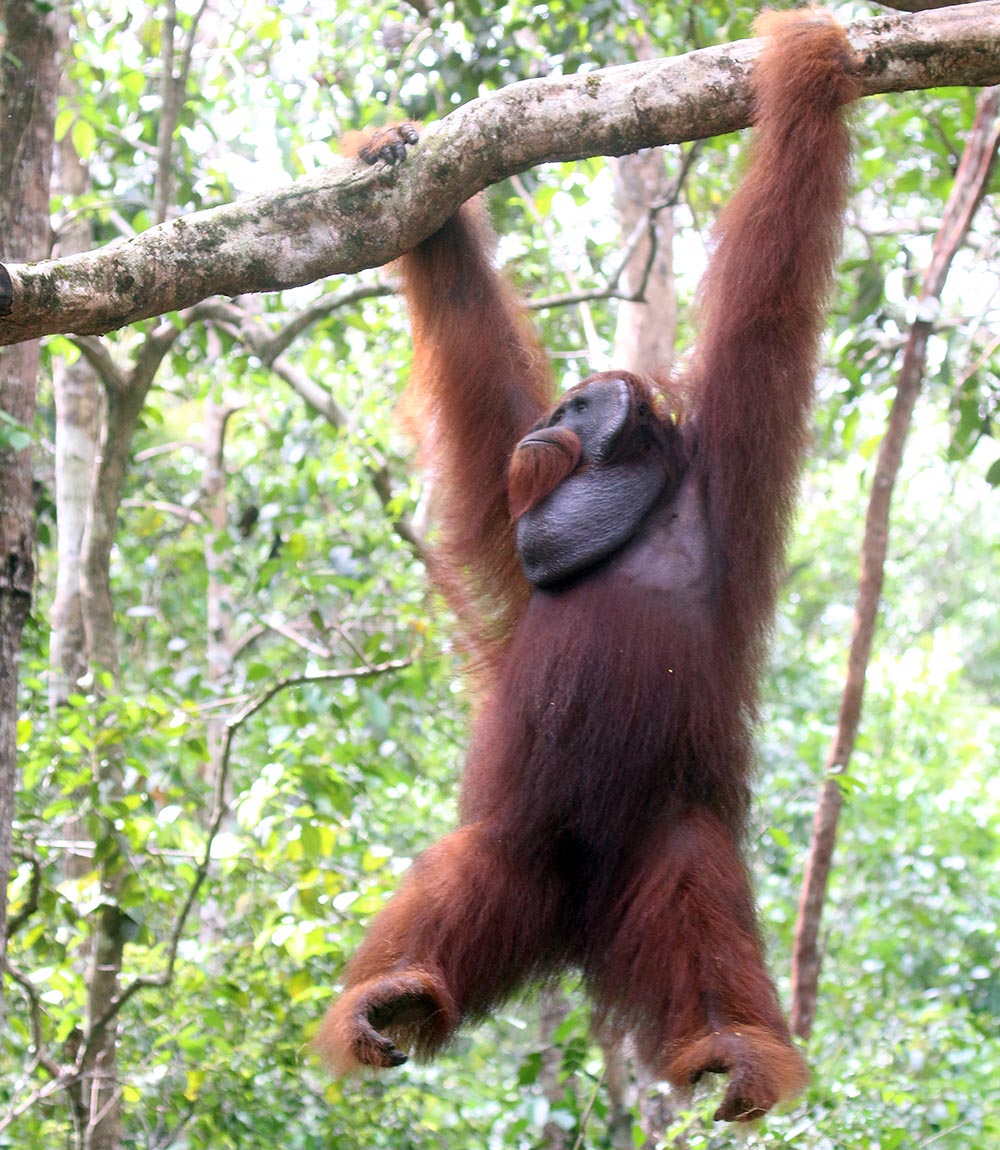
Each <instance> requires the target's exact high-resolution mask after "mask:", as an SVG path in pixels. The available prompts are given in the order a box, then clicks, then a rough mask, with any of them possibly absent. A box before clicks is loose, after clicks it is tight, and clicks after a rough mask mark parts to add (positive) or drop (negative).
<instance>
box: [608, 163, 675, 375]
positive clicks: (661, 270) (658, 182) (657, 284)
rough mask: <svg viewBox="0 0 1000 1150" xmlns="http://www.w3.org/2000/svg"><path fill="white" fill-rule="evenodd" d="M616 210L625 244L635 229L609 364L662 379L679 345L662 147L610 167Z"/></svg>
mask: <svg viewBox="0 0 1000 1150" xmlns="http://www.w3.org/2000/svg"><path fill="white" fill-rule="evenodd" d="M611 176H612V181H613V187H614V199H615V211H616V212H617V214H618V223H619V226H620V227H621V231H622V239H623V241H624V242H626V243H627V242H628V240H629V239H630V237H632V236H633V235H634V233H635V232H636V230H639V233H640V234H639V235H638V236H637V237H636V238H637V241H638V242H637V243H636V246H635V249H634V251H633V252H632V255H631V258H630V260H629V262H628V264H627V265H626V267H625V269H624V271H623V272H622V278H621V288H622V291H623V292H624V293H625V295H627V296H630V297H633V296H636V295H640V296H641V299H632V298H630V299H623V300H622V302H621V303H620V304H619V305H618V322H617V325H616V327H615V350H614V354H613V356H612V363H614V365H615V366H616V367H622V368H626V369H628V370H629V371H636V372H640V373H642V372H645V373H647V374H650V375H655V376H656V377H657V378H659V379H666V377H667V376H668V374H669V372H670V367H671V365H672V363H673V360H674V349H675V347H676V344H677V291H676V284H675V281H674V259H673V238H674V215H673V201H674V199H675V195H676V190H677V189H676V188H675V187H674V181H673V180H671V179H670V178H669V176H668V174H667V167H666V156H665V155H664V152H663V149H662V148H651V149H649V150H647V151H642V152H637V153H636V154H635V155H634V156H621V157H620V158H618V159H616V160H614V161H613V162H612V164H611Z"/></svg>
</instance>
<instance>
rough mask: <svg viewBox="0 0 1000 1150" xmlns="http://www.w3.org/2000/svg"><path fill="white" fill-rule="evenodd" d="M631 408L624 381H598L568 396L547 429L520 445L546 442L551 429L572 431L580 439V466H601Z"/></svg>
mask: <svg viewBox="0 0 1000 1150" xmlns="http://www.w3.org/2000/svg"><path fill="white" fill-rule="evenodd" d="M628 405H629V393H628V389H627V388H626V387H625V384H624V383H622V382H621V380H618V379H607V378H601V379H596V380H594V381H593V382H592V383H587V384H585V385H584V386H583V388H582V389H577V390H576V391H574V392H573V393H572V394H571V395H569V396H567V397H566V399H565V400H563V402H562V403H560V404H559V406H558V407H557V408H556V409H555V411H553V413H552V415H551V416H550V417H549V422H548V423H547V424H546V426H545V427H542V428H538V429H536V430H535V431H531V432H529V433H528V434H527V435H526V436H525V437H524V439H522V440H521V443H522V444H524V443H532V442H537V441H538V440H544V439H545V438H546V432H547V431H548V430H549V429H550V428H554V427H560V428H564V429H565V430H568V431H572V432H573V433H574V434H575V435H576V436H577V438H578V439H579V440H580V447H581V453H580V463H581V466H585V465H586V464H588V463H601V462H602V461H603V460H604V459H605V458H606V457H607V455H608V451H609V450H610V448H611V447H612V446H613V444H614V441H615V437H616V436H617V435H618V432H619V431H621V429H622V425H623V423H624V422H625V416H626V415H627V414H628ZM518 446H520V444H519V445H518Z"/></svg>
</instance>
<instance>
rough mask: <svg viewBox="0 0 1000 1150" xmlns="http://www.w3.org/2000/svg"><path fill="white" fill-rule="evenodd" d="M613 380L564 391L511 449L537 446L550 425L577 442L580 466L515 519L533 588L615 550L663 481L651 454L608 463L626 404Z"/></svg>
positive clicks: (617, 381) (634, 528) (580, 569)
mask: <svg viewBox="0 0 1000 1150" xmlns="http://www.w3.org/2000/svg"><path fill="white" fill-rule="evenodd" d="M630 402H631V398H630V393H629V390H628V388H627V387H626V386H625V384H624V383H623V382H622V381H621V380H620V379H615V378H614V377H608V376H601V377H599V378H597V379H595V380H594V381H592V382H590V383H585V384H584V385H583V386H582V387H581V388H578V389H577V390H575V391H574V392H572V393H571V394H570V395H569V396H567V398H566V400H565V401H564V402H563V403H561V404H560V405H559V406H558V407H557V408H556V409H555V411H554V412H553V413H552V415H551V417H550V418H549V422H548V424H547V425H546V426H545V427H542V428H537V429H536V430H534V431H532V432H529V434H528V435H526V436H525V437H524V439H523V440H522V441H521V443H520V444H519V445H518V450H521V449H522V448H524V447H527V449H528V450H530V449H531V447H530V445H531V444H532V443H544V442H545V441H546V439H551V437H552V436H551V433H552V432H553V431H554V430H556V429H560V430H564V431H565V430H569V431H572V432H573V433H574V434H575V435H576V436H577V437H578V438H579V440H580V447H581V453H580V464H579V466H578V468H577V469H576V470H575V471H574V472H573V474H572V475H570V476H569V477H568V478H567V479H564V480H563V482H562V483H560V484H559V486H558V487H556V488H555V490H554V491H552V492H551V493H550V494H549V495H547V496H546V497H545V498H544V499H542V500H540V501H539V502H538V503H537V504H536V505H535V506H533V507H531V508H530V509H529V510H528V511H526V512H525V513H524V514H523V515H522V516H521V517H520V519H519V520H518V522H517V549H518V553H519V555H520V556H521V562H522V564H523V566H524V571H525V574H526V575H527V577H528V579H529V580H530V582H532V583H533V584H534V585H535V586H536V587H542V588H553V587H556V586H558V585H559V584H561V583H564V582H566V581H567V580H569V579H572V578H574V577H576V576H579V575H582V574H583V573H585V572H586V571H588V570H589V569H590V568H592V567H594V566H595V565H596V564H598V563H600V562H602V561H603V560H605V559H607V558H608V557H610V556H611V555H613V554H615V552H617V551H619V550H620V549H621V548H622V547H623V546H624V545H625V544H626V543H628V542H629V540H630V539H632V538H633V536H634V535H635V534H636V532H637V531H638V530H639V528H640V525H641V524H642V522H643V520H644V519H645V517H646V516H647V514H648V513H649V511H650V510H651V508H652V507H653V505H654V504H655V503H656V501H657V499H658V498H659V496H660V494H661V493H662V491H663V488H664V485H665V474H664V469H663V467H662V464H661V461H660V459H659V458H658V456H657V455H656V453H655V452H651V453H647V454H645V455H643V456H641V457H640V458H638V459H634V460H624V461H621V462H617V463H613V464H610V465H608V464H607V460H608V457H609V455H610V453H611V451H612V450H613V448H614V445H615V440H616V437H617V436H618V434H619V432H620V431H621V429H622V427H623V425H624V422H625V419H626V416H627V414H628V405H629V403H630Z"/></svg>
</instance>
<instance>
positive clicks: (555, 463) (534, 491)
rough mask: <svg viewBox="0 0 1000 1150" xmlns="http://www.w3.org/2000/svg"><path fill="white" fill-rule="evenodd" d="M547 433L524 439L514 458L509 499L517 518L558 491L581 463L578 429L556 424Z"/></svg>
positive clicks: (509, 477)
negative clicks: (574, 429) (568, 428)
mask: <svg viewBox="0 0 1000 1150" xmlns="http://www.w3.org/2000/svg"><path fill="white" fill-rule="evenodd" d="M540 434H542V433H540ZM544 436H545V438H544V439H543V438H539V439H527V440H522V441H521V442H520V443H519V444H518V446H517V448H516V449H515V451H514V457H513V459H511V461H510V472H509V474H508V477H507V499H508V502H509V506H510V513H511V515H512V516H513V517H514V519H519V518H520V517H521V516H522V515H523V514H524V513H525V511H530V510H531V508H532V507H534V506H535V504H536V503H538V502H540V501H541V500H542V499H544V498H545V496H546V495H548V494H550V492H552V491H554V490H555V489H556V488H557V487H558V486H559V484H560V483H562V481H563V480H564V479H565V478H566V477H567V476H568V475H572V473H573V472H574V471H575V470H576V468H577V465H578V464H579V462H580V440H579V439H578V438H577V436H576V435H575V434H574V432H572V431H569V430H567V429H565V428H559V427H555V428H552V430H551V431H550V430H546V431H545V432H544Z"/></svg>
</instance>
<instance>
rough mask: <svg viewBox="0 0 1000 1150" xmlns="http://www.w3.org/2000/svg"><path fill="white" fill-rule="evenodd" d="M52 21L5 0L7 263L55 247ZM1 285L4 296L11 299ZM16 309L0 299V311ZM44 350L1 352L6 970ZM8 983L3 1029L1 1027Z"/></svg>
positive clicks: (2, 231)
mask: <svg viewBox="0 0 1000 1150" xmlns="http://www.w3.org/2000/svg"><path fill="white" fill-rule="evenodd" d="M54 25H55V20H54V16H53V14H52V13H51V12H50V11H48V10H47V7H46V6H44V5H42V4H34V3H26V2H25V0H0V28H2V29H3V31H4V33H5V40H4V43H3V52H2V57H0V107H2V108H3V115H2V116H0V260H2V261H4V262H6V261H8V260H37V259H43V258H44V257H45V256H46V255H47V254H48V248H49V181H50V179H51V176H52V143H53V135H54V127H55V113H56V91H57V86H58V78H59V70H58V67H57V60H56V38H55V31H54ZM4 288H5V285H3V284H0V297H4V296H6V295H7V293H6V291H5V290H4ZM8 303H9V301H7V300H5V299H3V298H0V311H8V310H9V306H5V305H6V304H8ZM37 376H38V344H37V342H31V343H24V344H20V345H18V346H17V347H13V348H10V349H9V350H8V351H5V352H3V353H2V354H0V417H2V422H0V970H2V967H3V962H4V960H5V959H6V954H7V945H6V938H7V882H8V877H9V875H10V870H11V864H12V857H11V849H12V824H13V818H14V796H15V793H16V790H17V758H16V755H17V714H18V697H17V694H18V693H17V685H18V674H17V667H18V657H19V654H20V649H21V634H22V631H23V628H24V622H25V619H26V618H27V616H28V609H29V607H30V605H31V591H32V584H33V583H34V574H35V567H34V557H33V551H34V538H35V514H34V498H33V492H32V453H31V448H30V446H28V445H26V443H25V438H26V435H28V434H30V433H31V432H32V431H33V429H34V423H35V393H36V386H37ZM3 983H4V980H3V979H2V978H0V1031H2V1029H3V1006H4V999H3Z"/></svg>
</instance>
